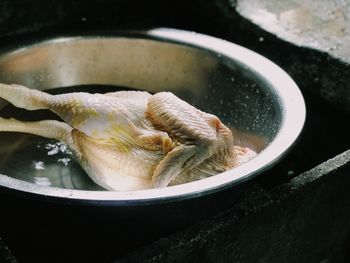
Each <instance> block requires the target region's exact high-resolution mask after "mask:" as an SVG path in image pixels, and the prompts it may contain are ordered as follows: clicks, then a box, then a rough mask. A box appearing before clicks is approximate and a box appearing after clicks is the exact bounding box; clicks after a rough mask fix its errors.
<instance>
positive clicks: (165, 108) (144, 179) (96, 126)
mask: <svg viewBox="0 0 350 263" xmlns="http://www.w3.org/2000/svg"><path fill="white" fill-rule="evenodd" d="M0 97H1V98H3V99H5V100H7V101H9V102H10V103H12V104H13V105H14V106H16V107H19V108H24V109H27V110H37V109H49V110H51V111H53V112H55V113H56V114H57V115H59V116H60V117H61V118H62V120H63V121H64V122H58V121H53V120H44V121H40V122H22V121H18V120H14V119H3V118H0V131H16V132H26V133H32V134H36V135H39V136H44V137H47V138H53V139H57V140H61V141H63V142H65V143H66V144H67V145H68V146H69V148H70V149H71V150H72V152H73V153H74V155H75V158H76V160H77V161H78V162H79V164H80V165H81V167H82V168H83V169H84V170H85V171H86V173H87V174H88V175H89V176H90V177H91V178H92V179H93V180H94V181H95V182H96V183H97V184H99V185H100V186H102V187H104V188H106V189H108V190H116V191H132V190H139V189H148V188H159V187H165V186H167V185H174V184H179V183H185V182H190V181H193V180H198V179H201V178H205V177H208V176H212V175H215V174H218V173H220V172H223V171H226V170H228V169H231V168H233V167H234V166H236V165H238V164H239V163H240V160H244V159H249V158H251V157H253V156H254V155H255V153H254V152H252V151H250V150H249V149H243V148H241V147H238V148H237V146H234V138H233V135H232V132H231V131H230V129H228V128H227V127H226V126H225V125H224V124H223V123H222V122H221V121H220V120H219V119H218V118H217V117H216V116H214V115H212V114H208V113H205V112H202V111H200V110H198V109H196V108H195V107H193V106H192V105H190V104H188V103H187V102H185V101H183V100H181V99H179V98H178V97H176V96H175V95H174V94H172V93H170V92H159V93H156V94H154V95H151V94H149V93H148V92H144V91H119V92H112V93H106V94H90V93H84V92H79V93H69V94H60V95H50V94H47V93H45V92H42V91H38V90H34V89H29V88H26V87H24V86H19V85H5V84H0ZM242 152H246V153H247V154H243V155H244V156H246V157H247V156H249V157H248V158H246V157H243V158H242ZM237 153H238V154H237ZM244 161H245V160H244Z"/></svg>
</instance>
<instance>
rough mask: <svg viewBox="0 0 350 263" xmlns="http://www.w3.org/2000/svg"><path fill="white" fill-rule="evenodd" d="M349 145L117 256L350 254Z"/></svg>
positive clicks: (339, 258) (240, 258) (213, 258)
mask: <svg viewBox="0 0 350 263" xmlns="http://www.w3.org/2000/svg"><path fill="white" fill-rule="evenodd" d="M349 189H350V150H349V151H346V152H344V153H342V154H340V155H338V156H336V157H335V158H333V159H331V160H328V161H326V162H324V163H322V164H321V165H319V166H317V167H315V168H313V169H311V170H310V171H308V172H305V173H303V174H301V175H300V176H298V177H295V178H294V179H292V180H291V182H290V183H287V184H284V185H281V186H278V187H276V188H274V189H271V190H264V189H263V188H261V187H260V186H259V185H255V186H253V187H252V188H251V189H250V190H249V191H247V192H246V194H245V196H244V197H243V198H242V200H241V201H240V202H239V203H237V204H236V205H235V206H234V207H232V209H230V210H227V211H224V212H223V213H222V214H220V215H218V216H217V217H215V218H212V219H209V220H206V221H204V222H201V223H199V224H197V225H194V226H192V227H190V228H188V229H186V230H184V231H182V232H179V233H177V234H174V235H172V236H169V237H167V238H162V239H160V240H158V241H157V242H155V243H153V244H151V245H149V246H146V247H144V248H142V249H140V250H137V251H135V252H133V253H131V254H129V255H127V256H126V257H124V258H122V259H120V260H118V261H116V262H305V263H306V262H345V261H346V260H350V254H349V251H350V191H349Z"/></svg>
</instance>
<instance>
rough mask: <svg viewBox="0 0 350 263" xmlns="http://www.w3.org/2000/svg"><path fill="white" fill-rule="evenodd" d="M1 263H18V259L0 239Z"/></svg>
mask: <svg viewBox="0 0 350 263" xmlns="http://www.w3.org/2000/svg"><path fill="white" fill-rule="evenodd" d="M0 262H2V263H16V262H17V260H16V258H15V257H14V256H13V255H12V253H11V251H10V250H9V248H8V247H7V245H6V244H5V243H4V241H3V240H2V239H1V237H0Z"/></svg>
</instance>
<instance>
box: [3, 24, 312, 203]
mask: <svg viewBox="0 0 350 263" xmlns="http://www.w3.org/2000/svg"><path fill="white" fill-rule="evenodd" d="M136 33H137V34H136V38H146V39H151V40H158V41H164V42H172V43H177V44H180V45H187V46H192V47H195V48H199V49H202V50H207V51H211V52H214V53H217V54H219V55H222V56H225V57H226V58H228V59H232V60H234V61H236V62H238V63H240V64H241V65H242V66H243V67H244V68H246V69H247V70H250V71H251V72H253V73H254V74H256V75H258V76H259V78H262V79H263V81H265V82H266V83H268V84H269V85H270V86H271V88H272V89H273V91H274V92H275V93H276V95H277V97H278V99H279V103H280V104H281V105H282V106H281V107H282V120H281V126H280V130H279V131H278V133H277V135H276V136H275V138H274V139H273V140H272V141H271V143H269V145H268V146H267V147H266V148H265V149H264V150H263V151H262V152H261V153H259V154H258V156H256V157H255V158H253V159H252V160H250V161H249V162H247V163H244V164H242V165H240V166H238V167H235V168H234V169H231V170H229V171H226V172H223V173H220V174H218V175H215V176H212V177H209V178H206V179H202V180H198V181H194V182H190V183H186V184H181V185H176V186H169V187H166V188H159V189H147V190H138V191H129V192H115V191H88V190H77V189H64V188H58V187H48V186H40V185H36V184H33V183H30V182H25V181H22V180H19V179H15V178H11V177H9V176H6V175H3V174H0V188H3V189H5V190H11V191H12V190H15V191H16V192H18V191H19V192H21V193H22V194H25V195H27V194H29V195H30V196H31V197H39V196H45V197H46V200H47V199H51V200H52V199H55V200H56V201H59V202H61V201H66V200H69V202H70V203H71V202H78V203H82V204H88V205H96V204H99V205H114V206H129V205H144V204H155V203H168V202H174V201H179V200H185V199H191V198H196V197H201V196H205V195H209V194H212V193H215V192H218V191H223V190H225V189H228V188H231V187H233V186H235V185H238V184H241V183H243V182H245V181H247V180H250V179H252V178H253V177H255V176H256V175H257V174H259V173H261V172H263V171H265V170H267V169H269V168H270V167H272V166H273V165H274V164H275V163H276V162H277V161H278V160H279V159H280V158H282V157H283V156H284V155H285V154H286V152H287V151H288V150H289V149H290V147H291V146H292V145H293V144H294V143H295V141H296V140H297V138H298V137H299V135H300V133H301V131H302V129H303V126H304V122H305V117H306V107H305V102H304V99H303V96H302V94H301V92H300V90H299V88H298V86H297V85H296V83H295V82H294V81H293V80H292V78H291V77H290V76H289V75H288V74H287V73H286V72H285V71H284V70H282V69H281V68H280V67H279V66H277V65H276V64H275V63H273V62H272V61H270V60H269V59H267V58H265V57H263V56H262V55H259V54H257V53H256V52H254V51H251V50H249V49H247V48H245V47H242V46H239V45H237V44H234V43H231V42H228V41H226V40H222V39H219V38H216V37H212V36H208V35H204V34H200V33H195V32H191V31H185V30H179V29H172V28H155V29H150V30H144V31H137V32H136ZM110 37H111V36H108V35H107V36H106V38H110ZM112 37H118V36H116V35H114V36H112ZM85 38H86V36H82V37H79V36H74V37H59V38H52V39H49V40H47V41H44V42H39V44H37V45H36V46H39V45H43V44H50V43H55V42H67V41H72V39H73V40H74V39H85ZM98 38H104V36H102V37H101V36H99V37H98ZM34 46H35V45H34ZM14 52H16V50H15V51H14ZM10 53H11V52H10ZM257 167H258V168H257Z"/></svg>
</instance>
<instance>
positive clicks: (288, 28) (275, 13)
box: [237, 0, 350, 63]
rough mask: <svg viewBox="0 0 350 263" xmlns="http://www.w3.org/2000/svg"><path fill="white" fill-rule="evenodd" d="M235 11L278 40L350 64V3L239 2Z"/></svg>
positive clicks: (310, 0)
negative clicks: (318, 51) (325, 54)
mask: <svg viewBox="0 0 350 263" xmlns="http://www.w3.org/2000/svg"><path fill="white" fill-rule="evenodd" d="M237 11H238V12H239V13H240V14H241V15H242V16H244V17H247V18H249V19H250V20H251V21H252V22H254V23H255V24H257V25H259V26H260V27H262V28H263V29H265V30H267V31H269V32H271V33H273V34H276V35H277V36H278V37H280V38H282V39H285V40H287V41H290V42H292V43H295V44H296V45H299V46H305V47H310V48H314V49H318V50H320V51H324V52H327V53H329V54H331V55H332V56H334V57H336V58H338V59H340V60H344V61H345V62H347V63H350V49H349V44H350V23H349V19H350V2H349V1H346V0H340V1H327V0H321V1H314V0H289V1H278V0H272V1H271V0H259V1H256V0H238V1H237Z"/></svg>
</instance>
